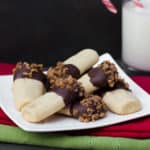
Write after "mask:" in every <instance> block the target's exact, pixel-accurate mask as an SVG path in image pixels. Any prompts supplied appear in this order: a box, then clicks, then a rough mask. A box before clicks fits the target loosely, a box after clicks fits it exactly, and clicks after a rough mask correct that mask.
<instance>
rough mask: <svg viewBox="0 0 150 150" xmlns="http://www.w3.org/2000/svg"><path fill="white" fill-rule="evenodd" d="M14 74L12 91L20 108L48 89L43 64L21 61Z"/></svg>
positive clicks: (17, 106)
mask: <svg viewBox="0 0 150 150" xmlns="http://www.w3.org/2000/svg"><path fill="white" fill-rule="evenodd" d="M13 74H14V78H13V79H14V81H13V85H12V92H13V96H14V100H15V105H16V108H17V109H18V110H21V109H22V107H24V106H25V105H26V104H28V103H30V102H31V101H33V100H34V99H36V98H37V97H39V96H40V95H42V94H43V93H44V92H45V91H46V87H45V84H46V81H47V79H46V76H45V75H44V74H43V72H42V65H38V64H28V63H21V62H20V63H17V65H16V68H15V69H14V70H13Z"/></svg>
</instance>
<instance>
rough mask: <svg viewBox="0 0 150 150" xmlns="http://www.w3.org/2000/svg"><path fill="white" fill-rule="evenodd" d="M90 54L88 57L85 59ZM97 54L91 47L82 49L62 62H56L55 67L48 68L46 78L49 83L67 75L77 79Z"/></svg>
mask: <svg viewBox="0 0 150 150" xmlns="http://www.w3.org/2000/svg"><path fill="white" fill-rule="evenodd" d="M89 56H90V59H87V58H88V57H89ZM98 58H99V55H98V54H97V52H96V51H94V50H92V49H84V50H82V51H80V52H78V53H77V54H75V55H73V56H72V57H70V58H68V59H67V60H65V61H64V62H58V63H57V64H56V66H55V67H50V68H49V69H48V73H47V76H48V79H49V82H50V84H51V85H53V84H54V82H55V81H56V80H57V78H64V77H66V76H68V75H71V76H72V77H74V78H76V79H78V78H79V77H80V76H81V74H83V73H84V72H85V71H87V70H88V69H89V68H91V67H92V66H93V65H94V64H95V63H96V62H97V61H98Z"/></svg>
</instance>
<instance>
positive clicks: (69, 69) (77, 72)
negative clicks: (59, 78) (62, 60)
mask: <svg viewBox="0 0 150 150" xmlns="http://www.w3.org/2000/svg"><path fill="white" fill-rule="evenodd" d="M64 67H66V68H67V71H66V73H67V74H69V75H72V77H74V78H76V79H78V78H79V77H80V70H79V69H78V68H77V67H76V66H74V65H72V64H66V65H65V66H64Z"/></svg>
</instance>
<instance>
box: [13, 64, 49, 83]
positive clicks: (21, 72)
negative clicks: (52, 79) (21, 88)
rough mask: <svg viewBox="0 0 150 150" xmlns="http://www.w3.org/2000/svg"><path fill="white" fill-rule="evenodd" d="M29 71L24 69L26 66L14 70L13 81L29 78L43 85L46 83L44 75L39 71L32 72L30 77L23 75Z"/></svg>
mask: <svg viewBox="0 0 150 150" xmlns="http://www.w3.org/2000/svg"><path fill="white" fill-rule="evenodd" d="M30 71H31V70H30V69H28V68H26V66H25V65H24V64H23V65H22V67H21V68H17V69H16V71H15V73H14V77H13V80H16V79H19V78H31V79H35V80H38V81H41V82H42V83H43V84H44V85H45V83H46V82H47V78H46V75H45V74H44V73H43V72H42V71H41V70H38V71H33V72H32V75H31V76H30V77H29V76H27V75H25V74H24V73H29V72H30Z"/></svg>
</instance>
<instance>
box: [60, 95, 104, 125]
mask: <svg viewBox="0 0 150 150" xmlns="http://www.w3.org/2000/svg"><path fill="white" fill-rule="evenodd" d="M106 111H107V108H106V106H105V104H104V103H103V101H102V98H101V97H100V96H97V95H89V96H88V97H86V98H83V99H82V100H81V101H76V102H75V103H73V104H72V105H68V106H67V107H65V108H64V109H62V110H61V111H59V113H60V114H64V115H66V116H70V117H74V118H78V119H79V120H80V121H81V122H89V121H95V120H97V119H99V118H103V117H105V116H106Z"/></svg>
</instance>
